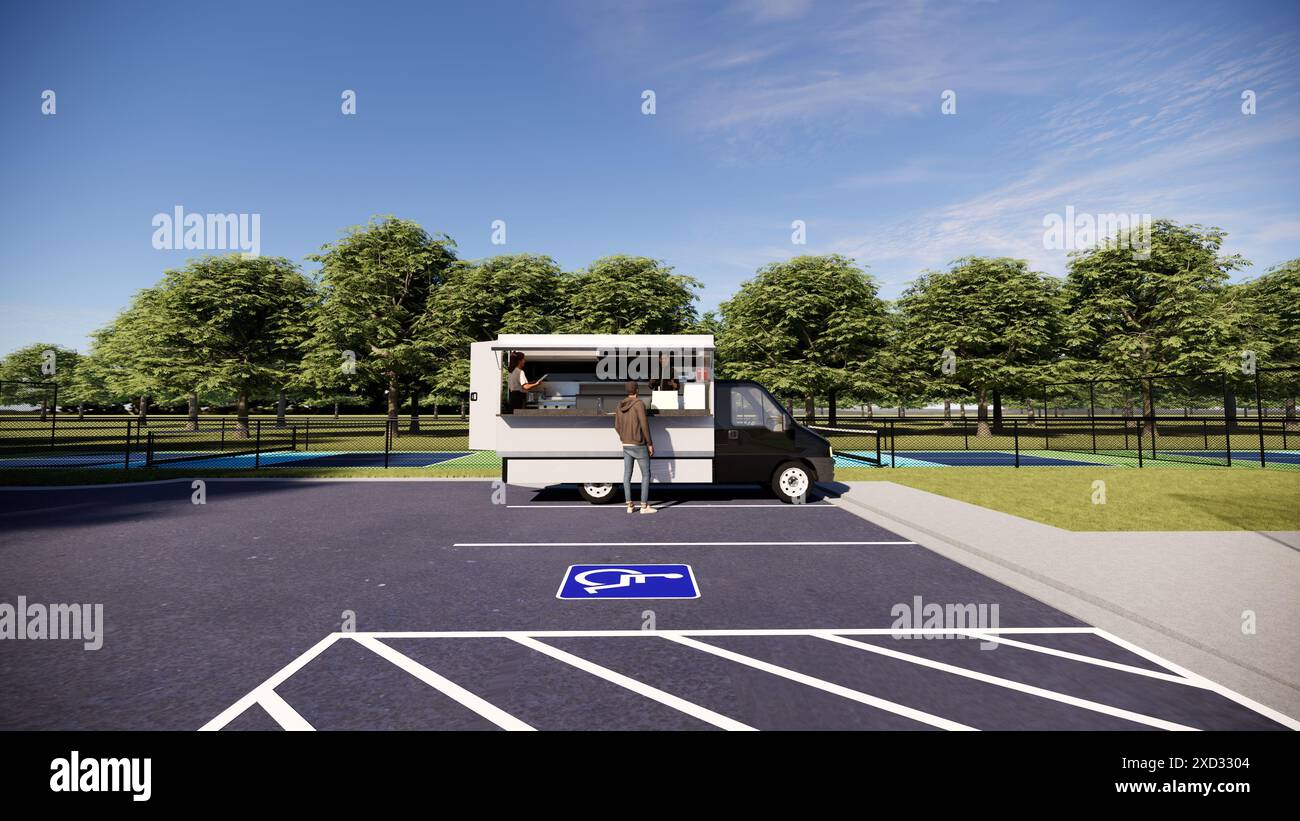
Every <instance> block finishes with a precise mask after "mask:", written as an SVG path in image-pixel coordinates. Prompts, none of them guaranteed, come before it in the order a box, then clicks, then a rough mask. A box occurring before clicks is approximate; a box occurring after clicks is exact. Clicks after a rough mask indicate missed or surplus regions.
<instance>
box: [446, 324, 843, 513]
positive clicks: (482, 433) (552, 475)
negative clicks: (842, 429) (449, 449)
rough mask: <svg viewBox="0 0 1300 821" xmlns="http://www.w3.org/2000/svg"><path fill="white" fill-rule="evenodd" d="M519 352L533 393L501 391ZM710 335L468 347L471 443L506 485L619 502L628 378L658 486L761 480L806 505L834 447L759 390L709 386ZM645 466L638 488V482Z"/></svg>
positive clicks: (828, 470)
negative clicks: (620, 422) (488, 454)
mask: <svg viewBox="0 0 1300 821" xmlns="http://www.w3.org/2000/svg"><path fill="white" fill-rule="evenodd" d="M513 352H519V353H522V354H524V365H523V371H524V375H523V379H522V380H521V381H522V382H523V383H524V384H526V385H531V386H532V389H531V390H530V391H528V392H527V397H526V400H525V401H524V402H523V403H522V404H523V406H522V407H514V408H512V407H511V406H510V404H509V402H508V401H507V395H506V390H505V388H506V380H507V372H506V366H507V363H508V362H509V361H510V355H511V354H512V353H513ZM713 365H714V347H713V337H712V336H711V335H707V334H676V335H652V334H507V335H503V336H501V337H499V338H497V339H495V340H489V341H486V342H475V343H473V344H471V345H470V406H469V407H470V410H469V447H470V449H471V450H491V451H496V453H497V454H498V455H499V456H500V457H501V478H502V480H503V481H505V482H508V483H512V484H520V485H532V486H548V485H557V484H573V485H577V487H578V492H579V493H580V494H581V496H582V497H583V498H584V499H586V500H587V501H589V502H592V503H595V504H602V503H606V502H611V501H613V500H615V499H617V498H618V497H619V496H621V493H620V492H619V490H620V486H621V484H622V481H623V446H622V443H621V442H620V441H619V438H618V435H617V433H616V432H615V430H614V420H613V415H614V410H615V408H616V407H617V406H618V403H619V401H620V400H621V399H622V398H623V397H624V395H625V385H626V383H627V382H628V381H629V380H635V381H636V382H637V385H638V395H639V396H640V398H641V399H642V400H643V401H644V402H645V406H646V414H647V421H648V422H649V425H650V435H651V438H652V439H653V441H654V456H653V457H651V460H650V474H651V481H652V482H657V483H717V484H740V483H745V484H750V483H754V484H761V485H765V486H768V487H770V488H771V489H772V491H773V492H774V493H775V494H776V495H777V496H778V497H780V498H781V499H782V500H784V501H787V502H801V501H803V500H804V499H805V498H806V495H807V494H808V492H809V491H810V490H811V489H812V486H813V483H815V482H829V481H833V479H834V453H833V452H832V450H831V445H830V442H829V441H827V440H826V439H825V438H823V437H822V436H819V435H818V434H816V433H814V432H813V431H811V430H809V429H808V428H806V427H804V426H803V425H800V424H799V423H797V422H795V420H794V417H793V416H791V415H790V413H789V412H788V411H787V410H786V409H785V408H784V407H783V406H782V405H781V403H780V402H779V401H777V399H776V398H775V397H773V396H772V394H771V393H769V392H768V391H767V389H766V388H764V387H763V386H762V385H760V384H758V383H757V382H752V381H748V380H715V379H714V376H713ZM640 478H641V477H640V468H639V467H637V468H635V469H634V473H633V480H634V482H637V483H639V482H640Z"/></svg>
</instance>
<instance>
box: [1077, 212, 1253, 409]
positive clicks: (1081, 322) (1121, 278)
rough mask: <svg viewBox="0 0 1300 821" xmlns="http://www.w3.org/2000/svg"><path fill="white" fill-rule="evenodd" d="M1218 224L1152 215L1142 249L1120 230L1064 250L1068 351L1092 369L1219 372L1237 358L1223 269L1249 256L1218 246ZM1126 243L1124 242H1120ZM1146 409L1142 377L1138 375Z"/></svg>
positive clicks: (1101, 372) (1108, 372) (1123, 373)
mask: <svg viewBox="0 0 1300 821" xmlns="http://www.w3.org/2000/svg"><path fill="white" fill-rule="evenodd" d="M1225 236H1226V234H1225V232H1223V231H1222V230H1220V229H1218V228H1204V227H1202V226H1200V225H1179V224H1176V223H1174V222H1172V221H1170V220H1156V221H1155V222H1154V223H1153V224H1152V226H1151V240H1150V246H1149V253H1139V252H1138V251H1136V250H1134V248H1136V247H1137V243H1135V242H1125V241H1124V240H1126V239H1129V240H1131V239H1132V237H1131V235H1130V236H1129V237H1121V242H1119V243H1111V244H1108V245H1107V246H1105V247H1099V248H1094V249H1091V250H1088V251H1082V252H1075V253H1074V254H1072V255H1071V259H1070V263H1069V272H1068V274H1067V276H1066V282H1065V289H1064V297H1065V311H1066V332H1065V336H1066V345H1067V348H1068V353H1069V355H1070V357H1071V358H1072V359H1073V360H1075V361H1078V362H1089V363H1092V364H1093V372H1094V373H1095V374H1096V375H1098V376H1120V377H1128V378H1133V377H1139V376H1149V375H1151V374H1157V373H1178V372H1197V371H1211V370H1213V371H1218V372H1221V373H1226V372H1228V371H1229V370H1230V369H1231V368H1232V367H1233V366H1234V365H1235V364H1238V363H1239V354H1240V351H1239V350H1236V349H1235V347H1236V346H1235V345H1234V344H1233V339H1234V336H1235V333H1236V328H1237V323H1238V320H1237V317H1236V315H1235V314H1236V309H1235V308H1234V307H1233V306H1231V305H1230V304H1229V303H1228V301H1226V297H1227V296H1228V293H1227V292H1226V290H1225V285H1224V283H1225V282H1226V281H1227V279H1228V276H1229V273H1230V272H1231V271H1233V270H1236V269H1238V268H1242V267H1244V266H1246V265H1248V264H1249V263H1248V262H1247V261H1246V260H1244V259H1243V258H1242V257H1241V256H1240V255H1236V254H1233V255H1228V256H1225V255H1221V254H1220V253H1219V252H1220V248H1221V247H1222V245H1223V239H1224V237H1225ZM1125 246H1128V247H1125ZM1141 393H1142V412H1143V415H1144V416H1147V417H1150V415H1151V414H1152V413H1153V410H1154V408H1153V402H1152V396H1151V391H1150V387H1149V384H1148V383H1147V382H1145V381H1143V382H1142V383H1141Z"/></svg>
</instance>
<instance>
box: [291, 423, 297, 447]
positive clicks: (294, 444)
mask: <svg viewBox="0 0 1300 821" xmlns="http://www.w3.org/2000/svg"><path fill="white" fill-rule="evenodd" d="M297 449H298V426H297V425H290V426H289V450H297Z"/></svg>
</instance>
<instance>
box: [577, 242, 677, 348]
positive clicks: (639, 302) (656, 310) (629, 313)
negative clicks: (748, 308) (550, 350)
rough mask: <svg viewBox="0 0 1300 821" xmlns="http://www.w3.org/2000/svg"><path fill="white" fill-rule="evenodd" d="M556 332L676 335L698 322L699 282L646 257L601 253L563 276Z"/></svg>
mask: <svg viewBox="0 0 1300 821" xmlns="http://www.w3.org/2000/svg"><path fill="white" fill-rule="evenodd" d="M562 282H563V286H564V287H563V293H564V295H565V302H566V306H565V318H564V320H563V321H562V322H561V323H560V327H558V328H556V331H557V332H559V333H588V334H677V333H682V332H684V331H685V330H686V329H687V328H690V327H692V326H693V325H694V324H695V323H696V321H697V317H696V313H695V300H696V299H697V297H696V295H695V290H696V289H698V288H700V287H701V285H702V283H700V281H699V280H697V279H695V278H694V277H690V276H686V275H684V274H674V273H673V269H672V267H670V266H668V265H665V264H664V263H662V262H659V261H657V260H653V259H648V258H646V257H631V256H625V255H622V254H618V255H615V256H609V257H602V258H600V259H598V260H596V261H595V262H593V263H591V265H590V266H588V267H587V269H586V270H585V271H580V272H578V273H575V274H570V275H568V276H567V277H565V278H564V279H563V280H562Z"/></svg>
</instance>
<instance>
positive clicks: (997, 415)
mask: <svg viewBox="0 0 1300 821" xmlns="http://www.w3.org/2000/svg"><path fill="white" fill-rule="evenodd" d="M993 430H995V431H997V432H998V433H1002V391H998V390H995V391H993Z"/></svg>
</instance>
